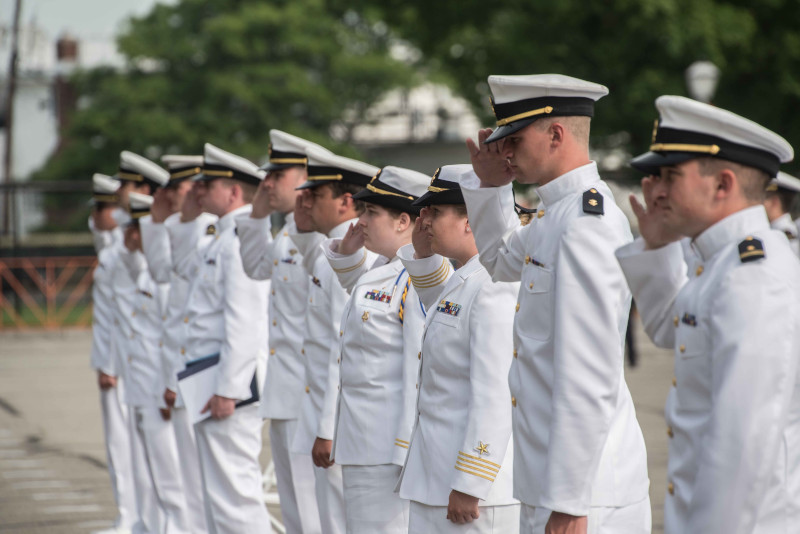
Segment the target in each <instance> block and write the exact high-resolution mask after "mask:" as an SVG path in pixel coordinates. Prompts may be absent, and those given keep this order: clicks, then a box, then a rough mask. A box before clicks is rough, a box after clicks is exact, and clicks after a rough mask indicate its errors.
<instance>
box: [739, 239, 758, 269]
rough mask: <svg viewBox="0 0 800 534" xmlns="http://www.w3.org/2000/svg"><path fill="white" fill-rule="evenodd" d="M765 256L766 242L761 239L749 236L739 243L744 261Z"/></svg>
mask: <svg viewBox="0 0 800 534" xmlns="http://www.w3.org/2000/svg"><path fill="white" fill-rule="evenodd" d="M763 257H764V244H763V243H762V242H761V240H760V239H756V238H755V237H752V236H748V237H747V239H745V240H744V241H742V242H741V243H739V259H740V260H741V261H742V263H747V262H748V261H756V260H760V259H761V258H763Z"/></svg>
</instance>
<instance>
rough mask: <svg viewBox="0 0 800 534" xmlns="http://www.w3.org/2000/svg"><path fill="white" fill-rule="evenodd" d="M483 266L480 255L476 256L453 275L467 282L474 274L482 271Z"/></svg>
mask: <svg viewBox="0 0 800 534" xmlns="http://www.w3.org/2000/svg"><path fill="white" fill-rule="evenodd" d="M481 266H482V265H481V262H480V254H475V255H474V256H472V257H471V258H470V259H469V260H468V261H467V263H465V264H464V265H462V266H461V267H459V268H458V269H456V271H455V272H454V273H453V275H454V276H458V277H460V278H461V279H462V280H466V279H467V278H469V276H470V275H471V274H472V273H474V272H475V271H477V270H478V269H480V268H481Z"/></svg>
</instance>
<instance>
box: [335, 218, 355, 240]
mask: <svg viewBox="0 0 800 534" xmlns="http://www.w3.org/2000/svg"><path fill="white" fill-rule="evenodd" d="M357 222H358V219H357V218H356V219H350V220H349V221H345V222H343V223H341V224H339V225H338V226H336V227H334V228H333V230H331V231H330V232H328V237H333V238H337V237H338V238H341V237H344V234H346V233H347V230H348V229H349V228H350V225H351V224H356V223H357Z"/></svg>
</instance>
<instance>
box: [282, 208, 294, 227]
mask: <svg viewBox="0 0 800 534" xmlns="http://www.w3.org/2000/svg"><path fill="white" fill-rule="evenodd" d="M292 223H294V212H293V211H292V212H289V213H287V214H286V215H284V216H283V224H284V225H285V226H290V225H291V224H292Z"/></svg>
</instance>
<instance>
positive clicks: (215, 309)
mask: <svg viewBox="0 0 800 534" xmlns="http://www.w3.org/2000/svg"><path fill="white" fill-rule="evenodd" d="M251 209H252V206H250V205H249V204H248V205H246V206H242V207H240V208H238V209H236V210H233V211H232V212H230V213H227V214H226V215H224V216H223V217H220V219H219V222H218V223H217V225H216V232H215V234H214V239H213V240H212V241H211V242H210V243H209V244H208V246H207V247H206V248H205V249H201V250H200V251H199V254H198V251H197V250H196V249H195V248H194V247H193V246H189V247H187V248H188V250H184V249H183V247H182V246H181V247H176V248H173V253H174V254H175V255H176V256H175V269H176V271H177V273H178V274H179V275H180V276H183V277H184V278H187V279H192V278H193V279H194V280H193V282H192V285H191V289H190V290H189V300H188V302H187V305H186V321H187V324H188V325H189V330H188V335H187V340H186V341H187V343H186V353H187V355H188V357H189V360H193V359H196V358H203V357H205V356H210V355H213V354H219V355H220V362H219V365H217V366H216V367H217V379H216V387H215V388H214V391H210V392H209V398H210V397H211V396H212V395H219V396H221V397H226V398H229V399H236V400H244V399H248V398H250V396H251V393H250V383H251V381H252V379H253V376H255V375H256V371H257V367H260V366H263V363H264V359H265V356H266V355H265V353H266V349H265V347H266V346H267V330H266V329H265V328H264V325H265V324H266V323H267V293H268V292H269V282H260V281H257V280H252V279H251V278H249V277H248V276H247V275H246V274H245V272H244V268H243V267H242V258H241V256H240V254H239V239H238V237H237V236H236V233H235V230H236V227H235V219H236V217H237V216H239V215H246V214H249V213H250V210H251ZM176 245H177V244H176ZM187 255H188V256H192V255H195V258H194V259H188V260H187V258H186V256H187ZM198 257H199V259H200V261H199V262H198V261H197V258H198ZM259 364H261V365H259Z"/></svg>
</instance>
